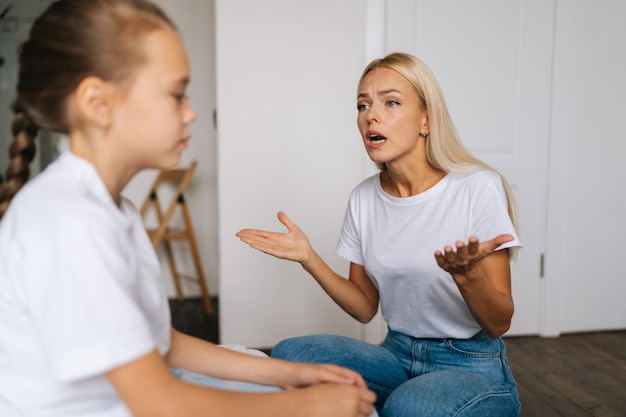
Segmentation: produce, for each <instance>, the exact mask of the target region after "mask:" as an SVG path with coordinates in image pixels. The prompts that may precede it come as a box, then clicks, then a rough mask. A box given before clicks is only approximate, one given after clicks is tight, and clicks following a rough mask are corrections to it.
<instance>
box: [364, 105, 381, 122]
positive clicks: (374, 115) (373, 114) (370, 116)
mask: <svg viewBox="0 0 626 417" xmlns="http://www.w3.org/2000/svg"><path fill="white" fill-rule="evenodd" d="M365 118H366V120H367V121H368V122H374V121H375V122H380V116H379V114H378V111H376V109H375V108H374V107H370V108H369V109H368V110H367V114H366V115H365Z"/></svg>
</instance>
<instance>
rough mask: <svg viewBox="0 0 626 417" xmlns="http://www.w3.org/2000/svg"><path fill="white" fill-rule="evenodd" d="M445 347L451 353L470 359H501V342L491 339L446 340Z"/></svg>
mask: <svg viewBox="0 0 626 417" xmlns="http://www.w3.org/2000/svg"><path fill="white" fill-rule="evenodd" d="M446 346H447V348H448V349H450V350H451V351H452V352H455V353H457V354H459V355H462V356H467V357H470V358H485V359H490V358H500V357H502V341H501V340H500V339H492V338H472V339H446Z"/></svg>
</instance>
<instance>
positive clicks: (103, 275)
mask: <svg viewBox="0 0 626 417" xmlns="http://www.w3.org/2000/svg"><path fill="white" fill-rule="evenodd" d="M170 331H171V327H170V312H169V306H168V303H167V297H166V295H165V291H164V288H163V285H162V281H161V275H160V265H159V261H158V259H157V257H156V254H155V251H154V249H153V247H152V244H151V242H150V240H149V239H148V236H147V234H146V231H145V228H144V225H143V222H142V219H141V216H140V215H139V213H138V212H137V210H136V208H135V207H134V206H133V205H132V204H131V203H130V202H129V201H128V200H123V201H122V203H121V207H117V206H116V204H115V203H114V201H113V199H112V198H111V195H110V194H109V192H108V191H107V189H106V187H105V185H104V183H103V182H102V180H101V178H100V177H99V175H98V173H97V172H96V170H95V169H94V167H93V166H92V165H91V164H89V163H88V162H87V161H85V160H83V159H81V158H79V157H77V156H76V155H74V154H72V153H70V152H66V153H64V154H63V155H61V156H60V157H59V158H58V159H57V160H56V161H55V162H54V163H52V164H51V165H50V166H49V167H48V168H47V169H46V170H45V171H44V172H42V173H41V174H39V175H38V176H36V177H35V178H34V179H33V180H32V181H31V182H29V183H28V184H26V186H25V187H24V188H23V189H22V190H21V191H20V192H19V193H18V194H17V195H16V197H15V198H14V200H13V202H12V203H11V206H10V208H9V210H8V211H7V213H6V215H5V216H4V218H3V219H2V221H1V222H0V416H2V417H10V416H21V415H27V416H63V417H71V416H99V417H100V416H102V417H104V416H107V417H109V416H110V417H112V416H130V415H131V414H130V412H129V410H128V409H127V407H126V406H125V404H124V403H123V402H122V401H121V399H120V398H119V396H118V395H117V393H116V391H115V389H114V387H113V386H112V385H111V384H110V382H109V380H108V379H107V377H106V375H105V374H106V372H108V371H110V370H113V369H115V368H117V367H119V366H121V365H124V364H126V363H129V362H131V361H133V360H135V359H138V358H140V357H141V356H144V355H146V354H148V353H149V352H151V351H153V350H155V349H156V350H158V352H159V353H160V354H162V355H163V354H165V353H166V352H167V351H168V349H169V344H170Z"/></svg>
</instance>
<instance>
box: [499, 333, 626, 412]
mask: <svg viewBox="0 0 626 417" xmlns="http://www.w3.org/2000/svg"><path fill="white" fill-rule="evenodd" d="M505 340H506V346H507V351H508V357H509V363H510V365H511V369H512V370H513V375H514V376H515V379H516V380H517V384H518V390H519V394H520V399H521V402H522V417H591V416H595V417H626V331H613V332H594V333H579V334H566V335H561V336H560V337H558V338H539V337H520V338H516V337H510V338H506V339H505Z"/></svg>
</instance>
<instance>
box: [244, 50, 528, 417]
mask: <svg viewBox="0 0 626 417" xmlns="http://www.w3.org/2000/svg"><path fill="white" fill-rule="evenodd" d="M357 110H358V115H357V124H358V127H359V131H360V133H361V137H362V139H363V143H364V145H365V149H366V150H367V153H368V155H369V157H370V158H371V160H372V161H373V162H375V163H376V164H377V165H378V167H379V168H380V172H379V173H377V174H375V175H373V176H372V177H370V178H368V179H366V180H365V181H363V182H362V183H361V184H359V185H358V186H357V187H356V188H355V189H354V190H353V192H352V193H351V195H350V199H349V203H348V208H347V210H346V214H345V219H344V224H343V228H342V231H341V235H340V238H339V243H338V245H337V252H338V254H339V255H341V256H342V257H344V258H346V259H347V260H349V261H350V270H349V275H348V279H344V278H343V277H342V276H340V275H339V274H337V273H336V272H334V271H333V270H331V269H330V267H329V266H328V265H327V264H326V263H325V262H324V261H323V260H322V259H321V258H320V257H319V255H318V254H317V253H316V252H315V250H314V249H313V248H312V247H311V245H310V243H309V241H308V239H307V237H306V235H305V234H304V233H303V232H302V231H301V230H300V229H299V228H298V226H297V225H296V224H294V223H293V222H292V221H291V220H290V219H289V218H288V217H287V216H286V215H285V214H284V213H282V212H280V213H279V214H278V219H279V220H280V222H281V223H282V224H284V225H285V226H286V228H287V232H286V233H274V232H268V231H262V230H254V229H244V230H242V231H240V232H239V233H238V234H237V235H238V236H239V238H240V239H241V240H242V241H243V242H245V243H247V244H249V245H250V246H251V247H253V248H255V249H258V250H260V251H263V252H265V253H268V254H271V255H273V256H276V257H279V258H284V259H289V260H292V261H297V262H299V263H301V264H302V266H303V267H304V269H305V270H307V271H308V272H309V273H310V274H311V275H312V276H313V278H314V279H315V280H316V281H317V282H318V283H319V284H320V285H321V287H322V288H323V289H324V291H326V292H327V293H328V295H329V296H330V297H331V298H332V299H333V300H334V301H335V302H336V303H337V304H338V305H339V306H341V307H342V308H343V309H344V310H345V311H346V312H347V313H348V314H350V315H351V316H353V317H354V318H355V319H357V320H359V321H360V322H363V323H367V322H368V321H370V320H371V319H372V318H373V317H374V315H375V314H376V312H377V311H378V305H379V304H380V306H381V309H382V314H383V316H384V318H385V320H386V322H387V323H388V326H389V331H388V334H387V336H386V338H385V340H384V342H383V344H382V346H375V345H372V344H367V343H364V342H361V341H357V340H352V339H349V338H345V337H342V336H336V335H314V336H305V337H297V338H293V339H288V340H284V341H282V342H280V343H279V344H278V345H276V346H275V348H274V349H273V350H272V356H273V357H278V358H282V359H288V360H291V361H297V362H314V363H334V364H339V365H342V366H346V367H348V368H351V369H354V370H356V371H358V372H360V373H361V374H362V375H363V377H364V379H365V381H366V382H367V384H368V386H369V387H370V389H372V390H373V391H374V392H376V394H377V398H378V399H377V402H376V408H377V410H378V411H379V413H380V415H381V416H406V417H408V416H428V417H437V416H442V417H443V416H456V417H461V416H463V417H466V416H481V417H489V416H494V417H496V416H497V417H508V416H511V417H513V416H518V415H519V411H520V403H519V399H518V395H517V391H516V387H515V381H514V379H513V376H512V375H511V372H510V369H509V366H508V363H507V358H506V351H505V346H504V342H503V340H502V339H501V336H502V335H503V334H504V333H505V332H506V331H507V330H508V328H509V326H510V323H511V318H512V316H513V309H514V307H513V298H512V294H511V272H510V258H511V257H512V255H514V252H515V251H516V250H517V249H518V248H519V247H520V246H521V244H520V242H519V239H518V237H517V233H516V228H515V204H514V202H513V198H512V195H511V192H510V190H509V187H508V185H507V183H506V181H505V180H504V179H503V178H502V176H501V175H500V174H498V173H497V172H496V171H495V170H493V169H492V168H491V167H489V166H487V165H486V164H484V163H482V162H481V161H479V160H478V159H476V158H475V157H473V156H472V155H471V154H470V153H469V152H468V151H467V150H466V149H465V148H464V147H463V145H462V144H461V142H460V140H459V138H458V136H457V133H456V132H455V129H454V126H453V124H452V121H451V119H450V116H449V114H448V111H447V108H446V104H445V101H444V98H443V95H442V93H441V90H440V87H439V85H438V82H437V80H436V78H435V76H434V75H433V74H432V72H431V71H430V70H429V68H428V67H427V66H426V65H425V64H424V63H423V62H422V61H420V60H419V59H417V58H415V57H414V56H412V55H408V54H403V53H394V54H391V55H388V56H386V57H384V58H382V59H379V60H375V61H373V62H372V63H370V64H369V65H368V66H367V67H366V68H365V70H364V72H363V74H362V76H361V79H360V81H359V84H358V91H357Z"/></svg>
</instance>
